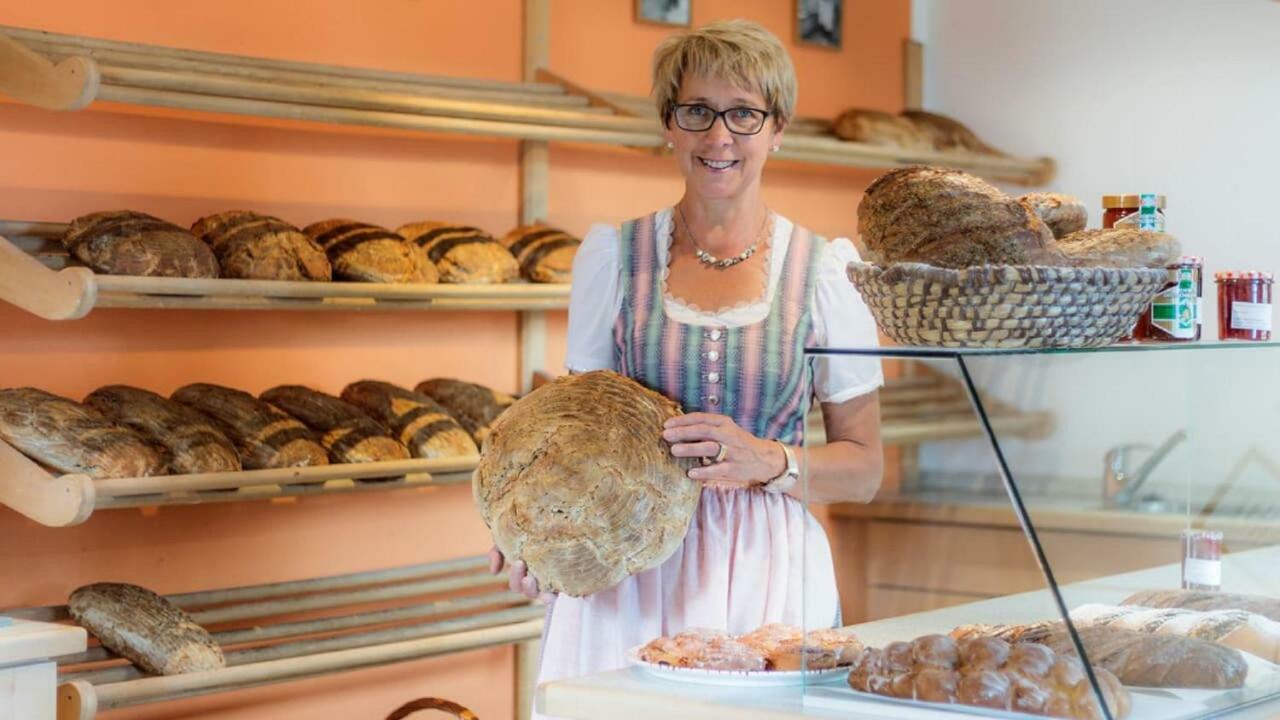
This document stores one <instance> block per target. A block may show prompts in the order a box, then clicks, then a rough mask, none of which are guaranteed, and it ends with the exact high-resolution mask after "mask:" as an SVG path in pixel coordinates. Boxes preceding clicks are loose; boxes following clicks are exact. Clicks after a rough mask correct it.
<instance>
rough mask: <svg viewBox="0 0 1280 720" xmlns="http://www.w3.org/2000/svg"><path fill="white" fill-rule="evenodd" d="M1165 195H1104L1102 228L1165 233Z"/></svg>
mask: <svg viewBox="0 0 1280 720" xmlns="http://www.w3.org/2000/svg"><path fill="white" fill-rule="evenodd" d="M1165 205H1166V198H1165V196H1164V195H1153V194H1150V193H1145V194H1141V195H1103V196H1102V227H1103V228H1113V227H1121V228H1124V227H1132V228H1134V229H1135V230H1156V231H1159V232H1164V208H1165Z"/></svg>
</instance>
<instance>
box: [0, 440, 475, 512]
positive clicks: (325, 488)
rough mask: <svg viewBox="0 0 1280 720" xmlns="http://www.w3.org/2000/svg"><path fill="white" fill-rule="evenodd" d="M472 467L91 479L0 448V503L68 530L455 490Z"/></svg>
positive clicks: (460, 461)
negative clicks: (206, 507) (250, 505)
mask: <svg viewBox="0 0 1280 720" xmlns="http://www.w3.org/2000/svg"><path fill="white" fill-rule="evenodd" d="M475 464H476V459H475V458H474V457H467V458H446V459H433V460H421V459H414V460H396V461H391V462H377V463H358V464H342V465H320V466H317V467H305V468H280V469H271V470H245V471H241V472H224V473H202V474H197V475H156V476H152V477H137V478H111V479H101V480H94V479H92V478H90V477H88V476H87V475H81V474H74V473H73V474H64V475H55V474H52V473H50V472H49V471H47V470H46V469H45V468H44V467H42V466H41V465H40V464H38V463H36V462H35V461H33V460H31V459H30V458H28V457H27V456H25V455H23V454H22V453H21V452H19V451H18V450H16V449H15V448H13V447H12V446H10V445H9V444H7V443H5V442H4V441H0V504H3V505H7V506H9V507H10V508H12V509H13V510H16V511H17V512H19V513H21V514H23V515H25V516H27V517H29V518H31V519H32V520H35V521H36V522H39V523H41V524H43V525H47V526H50V527H66V526H70V525H77V524H79V523H82V522H84V521H85V520H87V519H88V518H89V516H90V515H91V514H93V512H94V511H95V510H99V509H108V508H125V507H144V506H156V505H190V504H196V503H205V502H230V501H236V500H255V499H263V498H270V497H288V496H297V495H319V494H340V493H352V492H373V491H385V490H393V489H400V488H415V487H429V486H440V485H457V484H463V483H468V482H470V481H471V471H472V470H474V469H475Z"/></svg>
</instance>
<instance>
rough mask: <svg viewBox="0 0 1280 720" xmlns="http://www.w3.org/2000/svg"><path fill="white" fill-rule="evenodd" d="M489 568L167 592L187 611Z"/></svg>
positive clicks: (53, 611) (447, 567)
mask: <svg viewBox="0 0 1280 720" xmlns="http://www.w3.org/2000/svg"><path fill="white" fill-rule="evenodd" d="M488 567H489V559H488V558H487V557H485V556H483V555H473V556H468V557H462V558H454V559H450V560H438V561H435V562H429V563H420V564H417V565H406V566H403V567H393V568H385V569H382V570H364V571H361V572H354V573H344V574H342V575H330V576H328V577H320V578H307V579H305V580H285V581H283V582H273V583H262V584H259V585H243V586H241V587H234V588H222V589H218V590H202V591H199V592H189V593H174V594H171V595H165V596H164V597H165V599H167V600H168V601H169V602H171V603H173V604H174V605H177V606H178V607H180V608H182V609H184V610H191V609H194V608H200V607H205V606H208V605H221V604H223V603H229V602H240V601H245V600H265V599H268V598H276V597H287V596H289V595H299V594H302V593H317V592H328V591H331V590H345V589H347V588H353V587H359V586H361V585H379V584H385V583H391V582H399V581H407V580H418V579H420V578H430V577H436V576H440V575H448V574H450V573H461V572H476V571H481V570H485V571H487V568H488ZM490 577H493V576H490ZM3 614H5V615H11V616H13V617H21V618H23V619H28V620H38V619H47V620H48V621H49V622H56V621H58V620H65V619H66V618H67V617H68V615H67V606H66V605H48V606H45V607H31V608H13V609H9V610H4V611H3Z"/></svg>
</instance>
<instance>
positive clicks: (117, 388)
mask: <svg viewBox="0 0 1280 720" xmlns="http://www.w3.org/2000/svg"><path fill="white" fill-rule="evenodd" d="M84 404H85V405H88V406H89V407H91V408H93V409H95V410H97V411H98V412H100V413H102V414H103V415H105V416H106V417H108V418H110V419H111V420H112V421H113V422H116V423H118V424H120V425H124V426H126V427H128V428H130V429H132V430H133V431H135V432H137V433H138V434H139V435H141V436H142V437H143V438H144V439H145V440H146V441H147V442H149V443H151V445H152V446H153V447H156V448H158V449H160V450H161V451H162V454H163V456H164V461H165V464H167V465H168V466H169V471H170V472H173V473H180V474H189V473H212V472H235V471H237V470H239V469H240V456H239V455H237V454H236V448H235V446H234V445H232V444H231V441H230V440H228V439H227V436H226V435H224V434H223V433H222V431H221V430H219V429H218V428H217V426H215V425H214V423H213V422H212V421H211V420H209V418H207V417H205V416H204V415H201V414H200V413H198V412H196V411H195V410H192V409H191V408H189V407H187V406H186V405H183V404H182V403H178V402H174V401H172V400H169V399H168V398H166V397H164V396H162V395H157V394H156V393H153V392H151V391H149V390H143V389H142V388H136V387H130V386H128V385H108V386H106V387H100V388H98V389H97V390H94V391H93V392H92V393H90V394H89V396H88V397H86V398H85V399H84Z"/></svg>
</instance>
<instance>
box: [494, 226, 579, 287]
mask: <svg viewBox="0 0 1280 720" xmlns="http://www.w3.org/2000/svg"><path fill="white" fill-rule="evenodd" d="M502 244H503V245H505V246H506V248H507V250H510V251H511V254H512V255H514V256H515V258H516V262H518V263H520V275H521V277H523V278H524V279H526V280H529V281H530V282H536V283H567V282H572V281H573V256H574V255H576V254H577V252H578V246H579V245H581V244H582V241H581V240H579V239H578V238H576V237H574V236H572V235H570V234H569V233H567V232H565V231H563V230H559V229H557V228H553V227H549V226H547V225H540V224H538V225H521V226H519V227H517V228H515V229H513V230H511V232H508V233H507V234H506V235H504V236H503V237H502Z"/></svg>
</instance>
